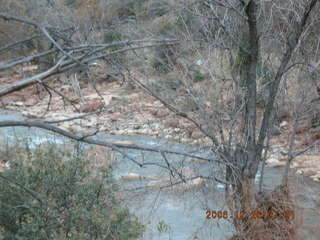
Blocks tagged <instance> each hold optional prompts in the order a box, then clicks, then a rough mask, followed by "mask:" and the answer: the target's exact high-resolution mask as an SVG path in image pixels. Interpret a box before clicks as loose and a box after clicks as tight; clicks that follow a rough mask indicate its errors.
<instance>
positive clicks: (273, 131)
mask: <svg viewBox="0 0 320 240" xmlns="http://www.w3.org/2000/svg"><path fill="white" fill-rule="evenodd" d="M271 134H272V136H279V135H281V131H280V128H279V127H278V126H273V128H272V129H271Z"/></svg>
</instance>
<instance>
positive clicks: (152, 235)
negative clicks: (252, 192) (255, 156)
mask: <svg viewBox="0 0 320 240" xmlns="http://www.w3.org/2000/svg"><path fill="white" fill-rule="evenodd" d="M10 119H12V120H18V119H20V120H21V119H23V118H22V117H20V116H19V115H16V114H14V113H12V112H8V111H0V121H1V120H10ZM96 137H97V138H99V139H100V140H101V139H106V140H121V141H123V140H125V141H132V142H135V143H136V144H137V145H139V144H141V145H144V146H153V147H163V148H169V149H171V150H176V151H188V152H190V151H193V152H194V153H195V154H199V155H206V156H208V155H213V153H212V152H210V151H209V150H203V149H202V150H199V149H192V148H191V147H190V146H185V145H180V144H177V143H173V142H169V141H166V140H157V139H153V138H150V137H143V136H112V135H107V134H99V135H98V136H96ZM8 139H9V140H10V139H11V140H13V139H15V140H17V139H18V140H23V139H27V140H28V141H29V142H31V146H32V144H34V145H37V144H40V143H43V142H48V141H51V142H55V143H57V144H61V143H64V142H66V141H69V142H71V141H70V140H67V139H65V138H63V137H60V136H57V135H56V134H52V133H49V132H47V131H43V130H39V129H35V128H25V127H16V128H2V129H0V141H1V142H2V143H4V142H6V141H9V140H8ZM126 154H128V156H130V158H131V159H134V160H136V161H139V162H142V163H152V164H153V165H147V166H146V167H142V168H141V167H139V166H138V165H137V164H135V163H134V162H133V161H132V160H130V159H128V158H126V157H124V156H123V155H121V154H119V153H116V161H114V165H113V175H114V178H115V179H116V180H117V181H118V182H119V185H120V193H121V194H120V195H121V198H122V199H123V202H122V203H123V204H125V205H126V206H128V208H129V209H130V211H131V212H132V213H134V214H135V215H136V216H137V217H138V218H139V219H140V221H142V222H143V223H144V224H145V225H146V231H145V234H144V237H143V239H146V240H147V239H148V240H158V239H159V240H166V239H168V240H169V239H172V240H188V239H190V240H191V239H214V240H216V239H217V240H219V239H221V240H224V239H227V238H228V237H230V236H232V234H233V226H232V223H231V221H232V219H231V218H229V219H223V218H222V219H206V210H207V209H211V210H216V211H219V210H227V207H226V204H225V201H224V185H223V184H221V183H218V182H216V181H207V182H204V183H203V184H201V185H197V186H193V187H190V186H189V187H186V184H180V185H176V186H174V187H166V188H161V189H160V188H159V186H164V185H166V182H165V181H164V180H165V179H169V178H170V176H171V175H170V172H169V171H168V170H167V169H165V168H163V167H162V166H167V165H166V164H167V163H170V165H171V166H174V167H175V168H176V169H188V170H189V171H191V172H192V173H193V174H195V175H202V176H216V177H217V178H221V179H223V174H222V173H223V171H222V170H223V168H222V166H219V165H218V163H216V162H214V161H213V162H202V163H199V162H198V161H192V159H190V158H185V157H181V156H178V155H172V154H171V155H166V159H167V160H166V161H164V159H163V157H162V155H161V154H160V153H154V152H141V151H137V150H126ZM190 169H191V170H190ZM282 172H283V169H274V168H266V172H265V176H264V179H265V181H264V189H267V190H272V189H273V188H274V187H276V186H277V184H279V182H280V180H281V173H282ZM128 174H139V175H141V176H150V179H139V180H136V181H126V180H124V179H123V178H122V177H123V176H126V175H128ZM259 177H260V175H259V174H258V175H257V178H256V181H258V180H259ZM291 181H294V182H295V183H296V184H297V187H299V189H298V194H296V195H295V197H296V200H297V203H298V204H299V206H300V207H301V214H302V217H303V229H304V231H303V232H302V234H303V236H304V238H305V239H311V240H312V239H320V214H319V212H320V210H319V209H320V194H319V193H320V191H319V190H320V185H319V184H318V183H315V182H312V181H311V180H310V179H307V178H303V177H301V176H297V175H293V176H292V178H291ZM151 185H152V186H153V187H150V188H148V187H146V186H151ZM317 227H319V228H318V229H317Z"/></svg>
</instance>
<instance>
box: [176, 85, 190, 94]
mask: <svg viewBox="0 0 320 240" xmlns="http://www.w3.org/2000/svg"><path fill="white" fill-rule="evenodd" d="M177 93H178V94H180V95H184V94H188V89H186V88H183V87H181V88H178V89H177Z"/></svg>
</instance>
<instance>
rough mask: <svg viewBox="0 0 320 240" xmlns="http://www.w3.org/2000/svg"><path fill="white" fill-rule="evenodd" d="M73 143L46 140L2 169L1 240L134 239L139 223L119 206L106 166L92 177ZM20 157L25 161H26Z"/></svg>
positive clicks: (89, 167) (0, 195) (137, 233)
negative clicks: (68, 146) (63, 145)
mask: <svg viewBox="0 0 320 240" xmlns="http://www.w3.org/2000/svg"><path fill="white" fill-rule="evenodd" d="M83 155H84V154H83V151H82V150H81V149H80V147H79V146H77V147H76V148H75V149H74V150H73V151H65V152H63V151H61V150H59V146H56V145H54V144H50V145H48V146H47V147H46V149H43V148H40V147H37V148H36V149H34V150H32V151H30V152H29V153H28V154H26V152H24V153H23V154H22V153H21V154H19V156H16V158H15V159H11V160H10V162H11V163H12V165H13V166H14V167H12V169H10V170H8V171H6V172H4V173H1V175H2V176H3V177H4V178H5V179H6V180H4V178H0V181H1V184H0V204H1V208H0V234H2V235H3V239H19V240H20V239H21V240H27V239H32V240H37V239H39V240H40V239H110V240H113V239H114V240H118V239H119V240H120V239H127V240H133V239H138V238H139V237H140V236H141V234H142V231H143V226H142V225H141V224H140V223H139V222H138V221H137V220H136V219H135V218H134V217H133V216H131V215H130V214H129V212H128V210H127V209H123V208H121V207H120V206H119V204H117V201H116V198H115V191H116V185H115V184H114V183H113V182H112V179H111V177H110V169H99V174H98V175H96V174H95V175H92V173H91V171H92V169H91V167H92V166H90V165H89V161H88V160H86V159H84V158H83V157H82V156H83ZM21 159H26V160H25V161H23V160H21ZM1 232H2V233H1Z"/></svg>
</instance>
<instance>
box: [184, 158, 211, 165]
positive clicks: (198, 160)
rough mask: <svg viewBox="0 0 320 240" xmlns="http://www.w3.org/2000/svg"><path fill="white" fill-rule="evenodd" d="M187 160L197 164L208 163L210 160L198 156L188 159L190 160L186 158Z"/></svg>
mask: <svg viewBox="0 0 320 240" xmlns="http://www.w3.org/2000/svg"><path fill="white" fill-rule="evenodd" d="M186 162H188V163H197V164H206V163H208V161H206V160H202V159H197V158H192V159H188V160H186Z"/></svg>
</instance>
